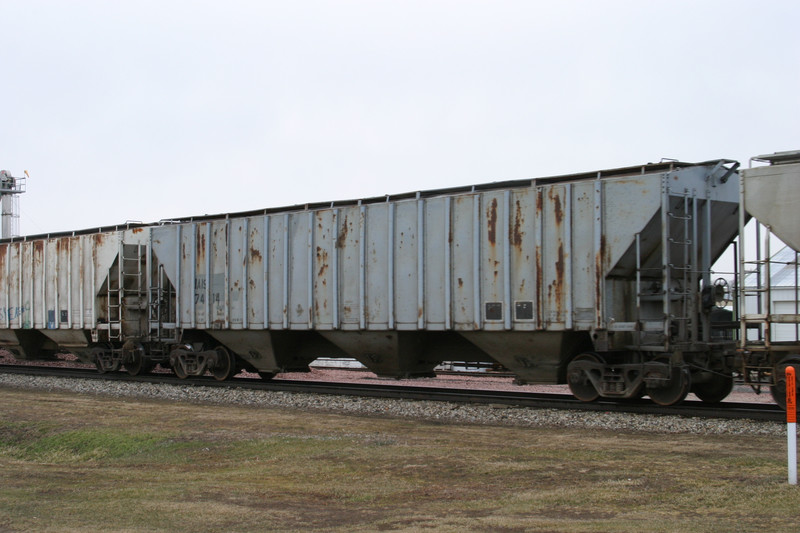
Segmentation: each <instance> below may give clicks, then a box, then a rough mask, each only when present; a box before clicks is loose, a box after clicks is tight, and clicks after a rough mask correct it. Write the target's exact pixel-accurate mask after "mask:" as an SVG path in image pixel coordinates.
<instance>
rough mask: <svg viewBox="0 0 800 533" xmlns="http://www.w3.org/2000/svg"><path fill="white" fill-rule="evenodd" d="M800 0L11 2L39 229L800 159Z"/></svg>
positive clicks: (1, 69) (10, 77)
mask: <svg viewBox="0 0 800 533" xmlns="http://www.w3.org/2000/svg"><path fill="white" fill-rule="evenodd" d="M798 20H800V2H797V1H796V0H786V1H770V0H761V1H758V2H756V1H737V0H724V1H679V0H670V1H652V0H648V1H598V0H595V1H585V2H579V1H555V2H554V1H541V2H535V1H527V2H526V1H502V0H494V1H485V2H484V1H481V2H478V1H463V0H462V1H437V0H427V1H415V0H409V1H378V0H373V1H360V0H353V1H347V0H337V1H307V0H300V1H283V2H270V1H262V2H255V1H252V2H247V1H236V0H234V1H230V0H228V1H225V2H204V1H192V2H189V1H169V0H159V1H137V2H122V1H120V2H111V1H82V0H71V1H69V2H65V1H61V0H58V1H39V0H24V1H17V0H0V21H2V24H1V25H0V27H1V28H2V29H0V76H2V79H0V111H1V113H0V168H2V169H7V170H9V171H11V173H12V174H13V175H15V176H21V175H22V174H23V171H24V170H28V171H29V173H30V179H29V180H28V184H27V192H26V193H25V194H24V195H22V197H21V208H22V217H21V220H20V229H21V232H22V233H23V234H32V233H43V232H55V231H63V230H72V229H82V228H88V227H93V226H101V225H108V224H116V223H122V222H125V221H126V220H140V221H145V222H152V221H156V220H159V219H165V218H172V217H180V216H188V215H201V214H205V213H209V214H210V213H223V212H231V211H242V210H250V209H258V208H262V207H274V206H281V205H292V204H302V203H308V202H317V201H329V200H338V199H348V198H359V197H369V196H378V195H384V194H391V193H400V192H407V191H413V190H419V189H431V188H440V187H448V186H455V185H467V184H474V183H483V182H489V181H496V180H505V179H517V178H526V177H537V176H547V175H557V174H567V173H573V172H582V171H592V170H600V169H604V168H613V167H619V166H627V165H637V164H641V163H646V162H648V161H658V160H660V159H661V158H664V157H667V158H677V159H681V160H684V161H705V160H709V159H715V158H723V157H724V158H732V159H738V160H741V161H742V162H743V163H744V164H746V161H747V159H748V158H749V157H751V156H754V155H758V154H762V153H767V152H774V151H781V150H790V149H800V137H799V136H798V133H799V132H800V68H798V67H800V33H799V32H798V31H797V23H798Z"/></svg>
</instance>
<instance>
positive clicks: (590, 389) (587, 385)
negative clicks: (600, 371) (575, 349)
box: [567, 352, 604, 402]
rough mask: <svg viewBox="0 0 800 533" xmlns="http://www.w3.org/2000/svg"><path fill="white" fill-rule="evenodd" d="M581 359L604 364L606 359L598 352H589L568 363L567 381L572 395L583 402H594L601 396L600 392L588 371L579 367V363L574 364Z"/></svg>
mask: <svg viewBox="0 0 800 533" xmlns="http://www.w3.org/2000/svg"><path fill="white" fill-rule="evenodd" d="M579 361H588V362H590V363H598V364H603V363H604V361H603V359H602V358H601V357H600V356H599V355H597V354H596V353H590V352H587V353H582V354H580V355H579V356H577V357H575V358H574V359H573V360H572V361H570V363H569V365H567V383H568V384H569V390H570V392H571V393H572V395H573V396H575V397H576V398H577V399H579V400H580V401H582V402H593V401H595V400H596V399H597V398H599V397H600V393H599V392H598V391H597V389H596V388H595V386H594V384H593V383H592V380H591V379H589V375H588V374H587V373H586V371H585V370H583V369H582V368H578V367H577V365H575V364H574V363H577V362H579Z"/></svg>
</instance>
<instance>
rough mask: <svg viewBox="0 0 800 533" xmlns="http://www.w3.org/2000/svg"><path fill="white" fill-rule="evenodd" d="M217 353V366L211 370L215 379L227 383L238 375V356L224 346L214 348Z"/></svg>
mask: <svg viewBox="0 0 800 533" xmlns="http://www.w3.org/2000/svg"><path fill="white" fill-rule="evenodd" d="M214 351H215V352H217V364H216V365H214V368H212V369H211V373H212V374H213V375H214V379H216V380H217V381H225V380H226V379H230V378H232V377H233V376H234V375H235V374H236V356H235V355H233V354H232V353H230V352H229V351H228V350H227V349H225V347H224V346H217V347H216V348H214Z"/></svg>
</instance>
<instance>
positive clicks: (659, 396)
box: [647, 357, 692, 406]
mask: <svg viewBox="0 0 800 533" xmlns="http://www.w3.org/2000/svg"><path fill="white" fill-rule="evenodd" d="M656 361H658V362H660V363H665V364H667V365H668V364H670V361H669V358H664V357H661V358H658V359H656ZM691 386H692V377H691V375H690V374H689V371H688V370H687V369H686V368H685V367H684V366H678V365H672V372H671V375H670V380H669V383H668V384H667V385H666V386H664V387H647V395H648V396H650V399H651V400H653V401H654V402H655V403H657V404H658V405H664V406H667V405H675V404H676V403H680V402H682V401H683V400H684V399H685V398H686V396H687V395H688V394H689V389H690V388H691Z"/></svg>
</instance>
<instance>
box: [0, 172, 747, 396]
mask: <svg viewBox="0 0 800 533" xmlns="http://www.w3.org/2000/svg"><path fill="white" fill-rule="evenodd" d="M737 167H738V163H735V162H733V161H729V160H715V161H710V162H704V163H696V164H692V163H681V162H666V163H659V164H646V165H643V166H637V167H629V168H621V169H613V170H607V171H600V172H592V173H586V174H577V175H569V176H560V177H549V178H538V179H526V180H519V181H513V182H502V183H491V184H485V185H477V186H471V187H463V188H454V189H447V190H435V191H426V192H417V193H410V194H404V195H397V196H387V197H380V198H370V199H363V200H357V201H346V202H333V203H327V204H314V205H305V206H295V207H289V208H276V209H265V210H262V211H253V212H247V213H236V214H224V215H218V216H201V217H192V218H183V219H176V220H168V221H162V222H160V223H157V224H142V225H125V226H117V227H110V228H100V229H97V230H86V231H77V232H70V233H62V234H57V235H45V236H33V237H23V238H16V239H11V240H5V241H2V242H0V290H2V300H0V306H4V307H5V309H4V312H3V313H2V316H0V346H4V347H5V348H7V349H10V350H12V351H13V352H14V353H15V354H17V356H18V357H20V358H47V357H50V356H52V355H53V354H55V353H56V352H57V351H68V352H72V353H75V354H77V355H78V356H79V357H80V358H81V359H83V360H85V361H92V362H94V363H95V364H96V365H97V368H98V369H99V370H100V371H101V372H106V371H113V370H118V369H120V368H123V367H124V369H126V370H127V371H128V372H129V373H131V374H138V373H142V372H146V371H148V370H149V369H150V368H152V366H153V365H155V364H161V365H162V366H164V367H171V368H173V369H174V371H175V373H176V374H177V375H178V376H181V377H185V376H192V375H200V374H203V373H205V372H206V371H210V372H211V373H212V374H213V375H214V376H215V377H217V379H226V378H228V377H230V376H231V375H233V374H234V373H236V372H237V371H238V370H239V369H242V368H245V369H248V370H251V371H257V372H259V373H260V374H261V375H262V376H263V377H265V378H269V377H271V376H274V375H275V374H276V373H279V372H283V371H289V370H303V369H307V368H308V364H309V363H310V362H312V361H313V360H314V359H316V358H317V357H354V358H356V359H358V360H359V361H360V362H362V363H363V364H364V365H365V366H367V367H368V368H369V369H370V370H372V371H374V372H375V373H377V374H379V375H382V376H393V377H396V378H406V377H415V376H427V375H431V373H432V371H433V369H434V367H435V366H436V365H437V364H439V363H441V362H442V361H452V360H457V361H476V362H477V361H484V362H497V363H500V364H502V365H503V366H504V367H506V368H508V369H510V370H511V371H512V372H514V373H515V374H516V376H517V377H518V380H519V382H522V383H568V384H569V385H570V388H571V390H572V392H573V393H574V394H575V395H576V396H577V397H578V398H580V399H582V400H586V401H590V400H593V399H595V398H597V397H598V396H603V397H613V398H630V397H639V396H641V395H644V394H647V395H649V396H650V397H651V398H652V399H653V400H654V401H656V402H658V403H661V404H673V403H677V402H680V401H681V400H683V398H684V397H685V396H686V394H687V392H688V391H689V390H690V389H691V390H693V391H694V392H695V393H696V394H697V395H698V396H699V397H700V398H702V399H704V400H707V401H712V402H713V401H719V400H720V399H721V398H723V397H725V396H726V395H727V394H728V392H729V391H730V388H731V384H732V379H731V375H732V373H733V372H734V371H735V370H736V369H737V365H739V364H740V363H739V362H737V361H738V359H737V352H736V349H735V348H736V345H735V340H733V339H732V338H731V336H730V335H728V334H727V333H726V332H727V331H729V330H723V329H721V328H722V325H721V324H723V323H727V324H728V325H730V323H731V322H732V321H733V320H734V318H733V317H732V316H731V315H730V314H729V313H728V314H726V313H725V312H721V311H720V310H719V309H717V307H716V306H715V303H717V300H718V298H719V296H720V293H721V291H722V290H724V288H723V287H721V286H719V285H715V283H714V282H715V279H714V278H713V275H712V272H711V265H712V264H713V263H714V261H715V260H716V259H717V258H718V257H719V256H720V254H721V253H722V252H723V251H724V250H725V249H726V247H727V246H728V245H729V244H730V243H731V242H732V240H733V239H734V238H735V237H736V236H737V234H738V233H739V222H740V220H739V218H740V174H739V172H738V170H737ZM741 214H742V217H745V215H744V214H743V213H741Z"/></svg>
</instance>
